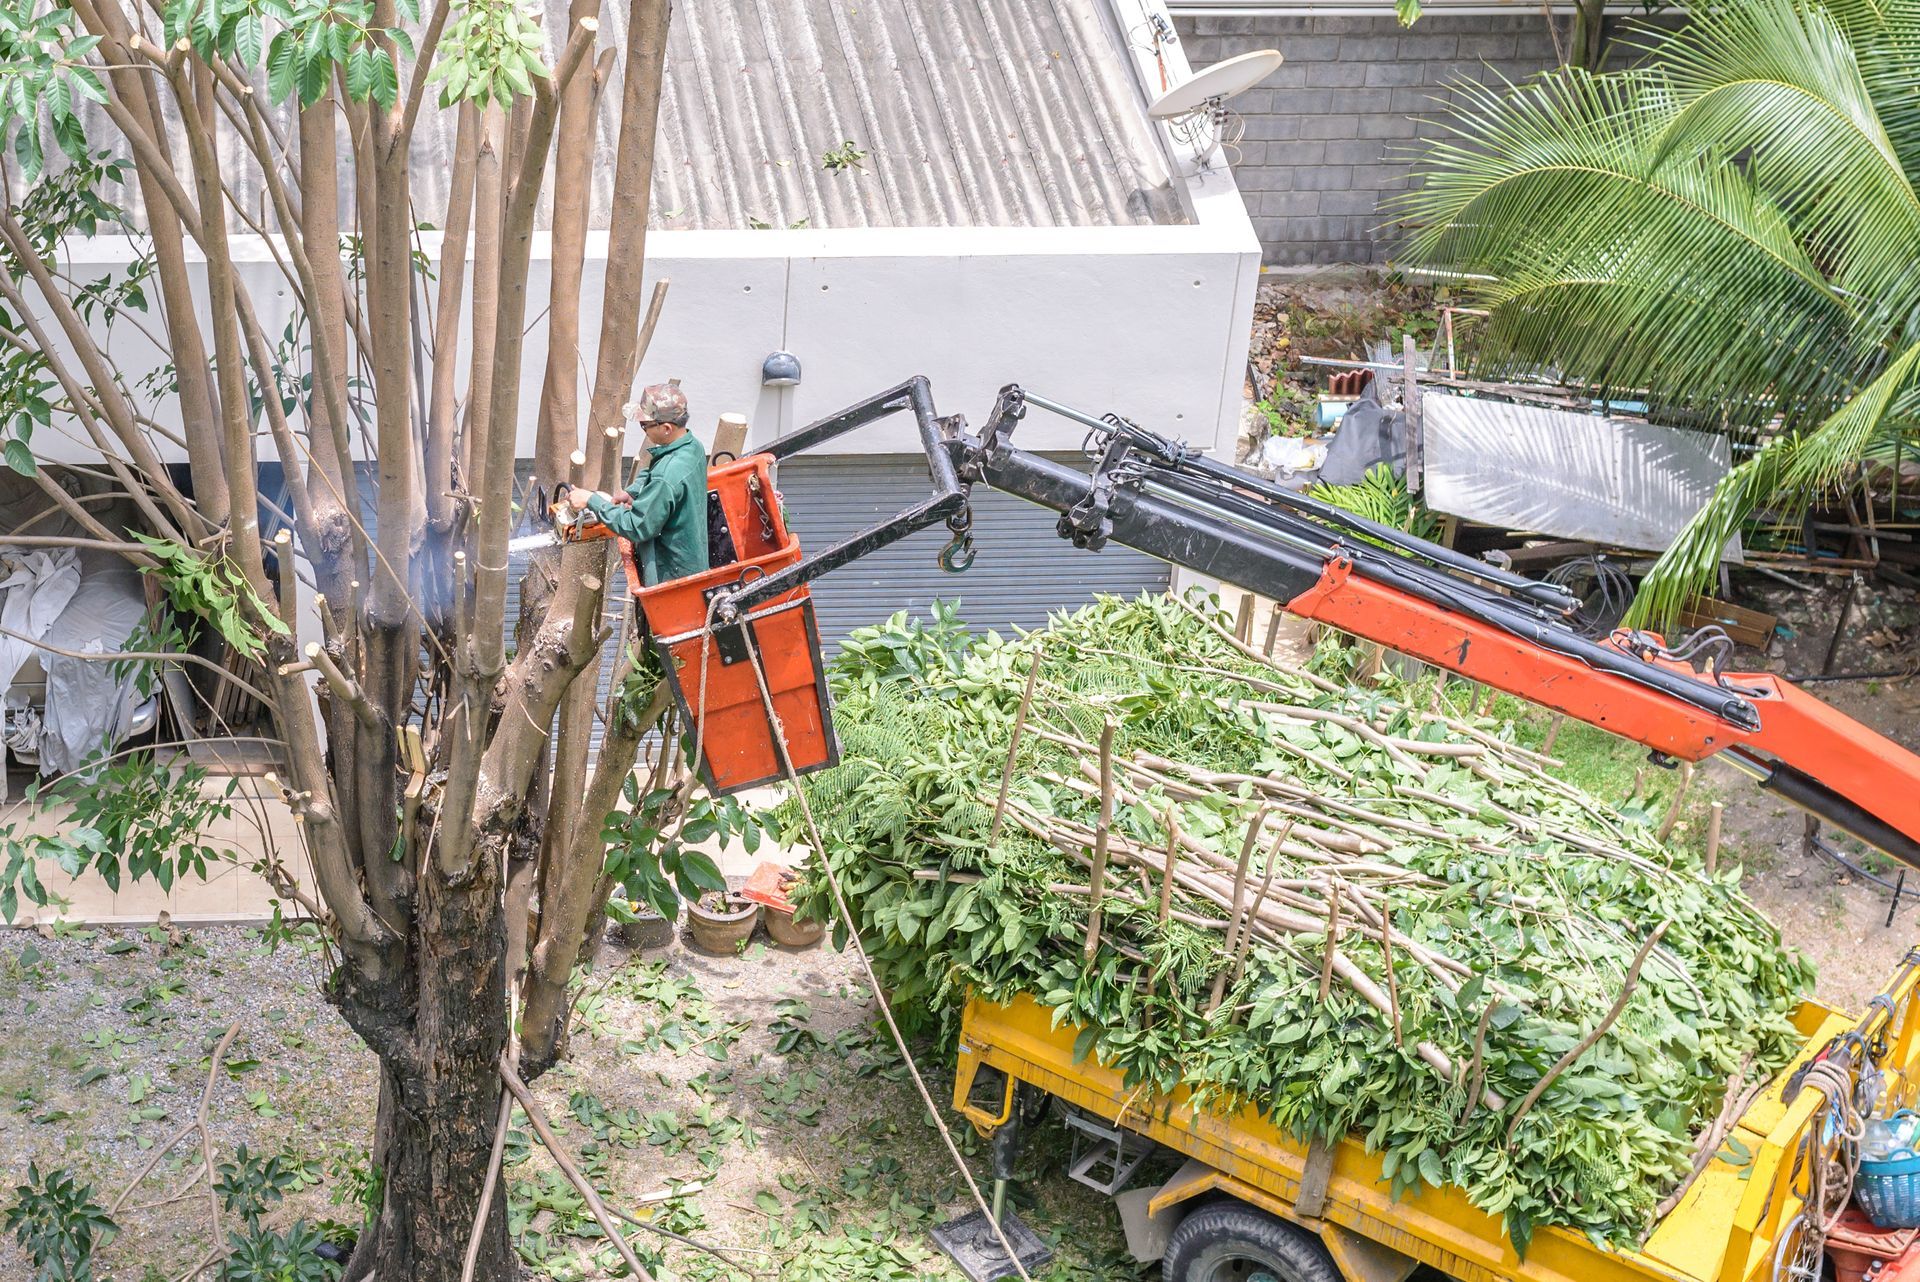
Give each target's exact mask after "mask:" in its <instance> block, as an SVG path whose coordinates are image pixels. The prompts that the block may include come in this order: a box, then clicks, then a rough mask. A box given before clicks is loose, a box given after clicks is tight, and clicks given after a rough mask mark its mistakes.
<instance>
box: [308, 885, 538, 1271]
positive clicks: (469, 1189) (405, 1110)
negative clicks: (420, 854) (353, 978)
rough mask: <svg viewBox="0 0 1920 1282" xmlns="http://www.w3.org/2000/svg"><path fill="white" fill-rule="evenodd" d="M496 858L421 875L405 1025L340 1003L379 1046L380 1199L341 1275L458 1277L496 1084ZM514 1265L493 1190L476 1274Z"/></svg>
mask: <svg viewBox="0 0 1920 1282" xmlns="http://www.w3.org/2000/svg"><path fill="white" fill-rule="evenodd" d="M497 867H498V865H497V863H495V862H494V861H492V860H481V861H480V862H479V866H478V867H477V868H476V871H475V875H474V876H473V877H472V878H471V879H470V880H469V881H467V882H466V883H465V884H464V885H460V886H451V885H448V884H447V883H446V882H444V881H441V880H439V879H436V878H427V879H423V881H422V893H421V902H420V904H419V911H418V914H417V924H416V927H415V930H414V933H413V938H412V940H411V952H412V953H413V956H414V964H413V966H412V967H411V969H412V972H413V975H414V976H415V979H414V983H413V1002H412V1019H411V1021H410V1023H409V1022H399V1023H396V1021H395V1018H394V1011H393V1010H392V1008H391V1005H390V1004H389V1003H385V1002H380V1003H366V1002H362V1001H359V1000H356V999H355V998H353V997H349V998H347V999H346V1000H345V1001H343V1002H342V1005H341V1011H342V1014H343V1015H344V1016H345V1017H346V1019H347V1021H348V1022H349V1023H350V1024H352V1025H353V1027H354V1029H355V1031H356V1032H359V1033H360V1034H361V1036H363V1037H364V1038H366V1040H367V1041H368V1043H369V1044H370V1045H373V1046H375V1047H376V1048H378V1047H381V1046H383V1045H384V1046H385V1047H386V1048H387V1049H386V1050H385V1051H384V1052H383V1053H382V1054H381V1057H380V1059H381V1111H382V1114H383V1115H384V1116H385V1117H386V1118H387V1119H388V1121H387V1125H386V1126H385V1127H384V1131H385V1134H384V1135H383V1137H382V1138H383V1140H384V1144H383V1150H384V1151H383V1154H382V1156H383V1158H384V1160H383V1161H382V1163H381V1169H382V1172H383V1174H384V1176H385V1181H386V1183H385V1197H384V1201H383V1202H382V1205H381V1210H380V1215H379V1218H378V1219H377V1220H376V1221H375V1223H374V1224H373V1225H372V1226H371V1227H370V1229H369V1231H368V1232H367V1233H365V1234H364V1235H363V1237H362V1239H361V1244H360V1246H359V1247H358V1248H357V1249H356V1251H355V1253H354V1258H353V1260H352V1262H351V1263H350V1265H349V1267H348V1272H347V1276H348V1277H350V1278H351V1277H365V1276H368V1275H369V1273H370V1274H371V1275H372V1276H374V1277H378V1278H406V1279H409V1282H459V1278H460V1270H461V1264H462V1261H463V1260H464V1258H465V1256H466V1250H467V1239H468V1235H469V1234H470V1233H471V1232H472V1229H473V1216H474V1207H475V1205H476V1203H477V1200H478V1194H479V1189H480V1186H481V1184H482V1183H483V1182H484V1181H485V1179H486V1174H487V1165H488V1162H489V1159H490V1157H491V1151H492V1144H493V1128H494V1122H495V1120H496V1119H497V1117H498V1114H499V1109H500V1096H501V1093H502V1091H503V1089H504V1088H503V1087H502V1086H501V1083H500V1072H499V1064H500V1053H501V1050H502V1049H503V1048H504V1047H505V1045H506V1030H507V1006H506V980H505V975H504V974H503V972H502V965H501V959H502V957H503V955H504V950H505V943H506V936H505V923H504V920H503V916H502V910H501V886H500V879H499V876H498V874H497V872H496V871H495V870H496V868H497ZM517 1273H518V1265H517V1262H516V1260H515V1258H514V1253H513V1248H512V1246H511V1244H510V1243H509V1242H508V1240H507V1222H506V1199H505V1198H495V1199H494V1201H493V1206H492V1208H491V1212H490V1214H489V1215H488V1217H487V1224H486V1228H485V1229H484V1230H483V1235H482V1245H481V1251H480V1264H479V1267H478V1269H477V1270H476V1272H475V1277H476V1278H478V1279H483V1280H484V1282H504V1280H505V1279H510V1278H513V1277H515V1276H516V1275H517Z"/></svg>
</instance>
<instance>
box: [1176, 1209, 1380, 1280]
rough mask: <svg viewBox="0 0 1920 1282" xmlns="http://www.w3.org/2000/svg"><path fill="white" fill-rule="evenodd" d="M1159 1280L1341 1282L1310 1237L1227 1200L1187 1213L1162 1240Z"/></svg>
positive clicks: (1295, 1228)
mask: <svg viewBox="0 0 1920 1282" xmlns="http://www.w3.org/2000/svg"><path fill="white" fill-rule="evenodd" d="M1160 1276H1161V1278H1162V1279H1163V1282H1344V1280H1343V1279H1342V1278H1341V1276H1340V1270H1339V1268H1338V1267H1337V1266H1336V1265H1335V1264H1334V1262H1333V1257H1332V1256H1330V1255H1328V1254H1327V1251H1326V1248H1325V1247H1323V1246H1321V1245H1320V1243H1319V1241H1318V1240H1317V1239H1315V1238H1314V1236H1313V1235H1312V1234H1310V1233H1308V1232H1307V1231H1306V1230H1305V1229H1301V1228H1297V1227H1295V1226H1294V1225H1291V1224H1288V1223H1287V1222H1286V1221H1285V1220H1282V1219H1280V1218H1279V1217H1277V1216H1273V1215H1268V1214H1267V1213H1266V1212H1265V1211H1257V1210H1255V1209H1254V1208H1253V1207H1251V1206H1248V1205H1247V1204H1246V1203H1244V1202H1235V1201H1232V1200H1230V1199H1223V1200H1221V1201H1216V1202H1208V1203H1205V1204H1204V1205H1202V1206H1199V1207H1196V1208H1195V1209H1194V1210H1192V1211H1189V1212H1188V1213H1187V1216H1186V1218H1185V1219H1183V1220H1181V1221H1180V1224H1179V1226H1178V1227H1177V1228H1175V1229H1174V1231H1173V1235H1172V1236H1171V1237H1169V1238H1168V1239H1167V1253H1166V1255H1165V1257H1163V1258H1162V1260H1161V1262H1160Z"/></svg>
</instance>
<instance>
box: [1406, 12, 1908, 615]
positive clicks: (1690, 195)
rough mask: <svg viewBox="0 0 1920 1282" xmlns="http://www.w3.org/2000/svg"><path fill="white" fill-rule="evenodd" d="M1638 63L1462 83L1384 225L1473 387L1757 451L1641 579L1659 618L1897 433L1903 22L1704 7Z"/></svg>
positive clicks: (1902, 304) (1902, 423) (1903, 275)
mask: <svg viewBox="0 0 1920 1282" xmlns="http://www.w3.org/2000/svg"><path fill="white" fill-rule="evenodd" d="M1649 55H1650V56H1649V57H1648V58H1647V59H1646V61H1645V62H1644V63H1643V64H1641V65H1639V66H1636V67H1634V68H1632V69H1630V70H1623V71H1617V72H1611V73H1607V74H1603V75H1592V74H1588V73H1587V72H1584V71H1580V70H1577V69H1568V70H1562V71H1559V72H1555V73H1552V74H1549V75H1547V76H1544V77H1542V78H1540V79H1537V80H1535V81H1532V82H1530V83H1528V84H1527V85H1525V86H1522V87H1518V88H1515V87H1513V86H1505V87H1502V88H1486V87H1482V86H1478V85H1462V86H1460V87H1459V88H1458V89H1457V91H1456V96H1457V98H1458V100H1459V101H1460V103H1461V105H1460V106H1459V107H1458V108H1457V109H1456V114H1455V117H1454V119H1453V122H1452V125H1453V129H1454V132H1455V135H1456V136H1455V138H1454V139H1452V140H1448V141H1444V142H1441V143H1438V144H1436V145H1435V146H1434V147H1433V148H1432V149H1431V150H1430V151H1429V152H1428V153H1427V156H1426V158H1425V160H1424V161H1423V163H1422V165H1421V167H1420V168H1421V173H1420V182H1419V184H1418V185H1417V186H1416V188H1415V190H1413V191H1411V192H1410V193H1409V194H1408V195H1407V197H1406V198H1405V203H1404V206H1403V210H1402V212H1403V213H1404V214H1405V215H1406V216H1408V217H1409V218H1410V220H1411V221H1412V222H1413V223H1414V224H1415V225H1418V226H1420V227H1421V228H1422V230H1420V231H1419V232H1417V233H1416V234H1415V235H1414V237H1413V240H1412V243H1411V245H1410V246H1409V251H1410V254H1411V256H1412V258H1414V259H1415V260H1418V261H1420V262H1422V263H1423V264H1425V265H1428V266H1432V267H1438V268H1442V269H1445V270H1448V271H1451V272H1457V273H1461V279H1462V280H1463V281H1464V283H1465V286H1466V288H1467V289H1468V290H1469V292H1470V293H1473V294H1475V295H1476V296H1477V298H1476V301H1478V302H1480V303H1482V304H1484V305H1486V306H1489V307H1490V308H1491V309H1492V313H1493V314H1492V317H1491V319H1490V321H1489V323H1488V325H1487V327H1486V329H1485V331H1484V333H1483V335H1482V338H1481V340H1480V342H1479V345H1478V350H1477V351H1476V352H1475V353H1474V358H1473V360H1474V365H1475V367H1476V369H1477V370H1478V371H1479V372H1482V373H1486V374H1490V375H1493V376H1495V377H1500V376H1508V375H1524V374H1527V373H1532V372H1536V371H1538V370H1539V369H1542V368H1551V369H1558V370H1560V371H1561V372H1562V373H1563V374H1565V375H1567V376H1570V377H1572V378H1575V379H1578V380H1583V381H1585V382H1587V383H1590V384H1592V385H1593V386H1594V387H1595V388H1596V390H1598V391H1601V392H1606V391H1610V390H1614V389H1619V390H1627V389H1634V390H1641V389H1644V391H1645V393H1646V394H1647V395H1648V397H1649V398H1650V401H1651V403H1652V405H1653V406H1654V408H1655V410H1656V412H1657V413H1661V414H1663V415H1669V416H1674V417H1677V418H1680V419H1681V420H1683V421H1692V422H1696V423H1699V424H1701V425H1703V426H1708V427H1714V428H1722V429H1728V430H1732V431H1735V432H1736V433H1739V434H1740V435H1742V436H1743V437H1747V438H1760V439H1762V441H1763V443H1764V445H1765V448H1764V449H1763V450H1762V451H1761V453H1760V454H1759V455H1757V456H1756V457H1755V458H1754V459H1753V460H1752V461H1750V462H1748V463H1747V464H1745V465H1744V466H1743V467H1741V468H1740V469H1738V471H1737V472H1736V474H1735V475H1734V476H1733V477H1730V478H1728V480H1727V481H1726V482H1725V483H1724V484H1722V485H1721V486H1720V487H1719V489H1718V490H1717V491H1716V493H1715V494H1714V496H1713V498H1712V500H1711V501H1710V502H1709V504H1708V505H1707V507H1706V508H1705V510H1703V511H1702V512H1701V513H1700V515H1699V516H1698V517H1696V519H1695V521H1694V523H1693V524H1692V525H1691V526H1690V527H1689V528H1688V530H1687V532H1686V534H1685V535H1684V536H1683V537H1682V538H1681V539H1680V540H1679V541H1678V542H1676V543H1675V544H1674V546H1673V547H1672V548H1671V549H1670V550H1669V551H1668V552H1667V554H1666V555H1665V556H1664V557H1662V558H1661V561H1660V563H1659V564H1658V565H1657V567H1656V568H1655V571H1654V573H1653V575H1652V578H1651V579H1650V580H1649V589H1648V591H1647V592H1646V593H1645V594H1643V597H1642V600H1641V603H1640V605H1639V607H1638V609H1639V611H1640V616H1641V617H1652V618H1658V619H1662V620H1664V619H1666V618H1668V617H1670V616H1671V615H1672V613H1673V612H1674V611H1675V609H1676V608H1677V607H1678V606H1679V604H1680V603H1681V602H1682V601H1684V600H1685V599H1686V597H1687V596H1689V595H1690V594H1691V593H1692V592H1693V591H1695V590H1698V589H1699V588H1700V587H1701V586H1703V585H1704V583H1705V582H1706V580H1707V578H1708V577H1709V576H1710V575H1711V574H1712V572H1713V570H1714V567H1715V566H1716V565H1717V563H1718V559H1719V555H1720V551H1721V549H1722V547H1723V546H1724V544H1725V540H1726V537H1727V535H1728V534H1729V533H1731V532H1732V531H1733V530H1735V529H1737V528H1738V527H1739V525H1740V523H1741V522H1742V521H1743V520H1744V519H1746V517H1747V516H1748V515H1749V514H1751V513H1752V512H1753V511H1754V510H1755V509H1756V507H1758V506H1760V505H1762V504H1765V503H1767V502H1769V501H1773V500H1775V499H1776V498H1777V497H1785V498H1786V499H1788V500H1789V501H1802V500H1804V498H1805V497H1806V496H1807V495H1808V494H1809V493H1810V492H1813V491H1817V490H1819V489H1821V488H1823V487H1826V486H1829V485H1831V484H1832V483H1833V482H1834V481H1835V479H1836V478H1838V477H1841V476H1843V475H1845V474H1846V473H1847V472H1848V470H1849V469H1850V468H1851V466H1852V465H1853V464H1854V463H1856V462H1857V461H1858V460H1859V459H1860V458H1861V457H1862V455H1863V454H1864V453H1865V452H1866V451H1867V449H1868V447H1869V446H1870V445H1871V444H1873V443H1875V442H1878V441H1884V440H1888V439H1891V438H1893V437H1896V436H1900V435H1903V434H1910V433H1911V432H1912V431H1913V429H1914V427H1915V425H1916V422H1917V421H1920V354H1916V350H1915V345H1916V342H1920V332H1917V331H1916V329H1915V312H1914V307H1913V301H1914V299H1915V298H1916V297H1920V195H1917V194H1916V177H1917V176H1920V111H1916V110H1915V108H1914V105H1913V100H1912V92H1911V90H1912V68H1913V66H1914V63H1915V59H1916V57H1917V56H1920V0H1888V2H1887V3H1876V2H1873V0H1813V2H1810V3H1803V2H1801V0H1741V3H1738V4H1731V5H1719V6H1711V7H1702V8H1699V9H1695V10H1690V11H1689V14H1688V22H1687V25H1686V27H1685V28H1684V29H1683V30H1682V31H1681V32H1680V33H1679V34H1677V35H1673V36H1670V37H1668V38H1665V39H1663V40H1660V41H1659V42H1658V43H1656V44H1653V45H1652V46H1651V47H1650V49H1649Z"/></svg>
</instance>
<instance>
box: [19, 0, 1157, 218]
mask: <svg viewBox="0 0 1920 1282" xmlns="http://www.w3.org/2000/svg"><path fill="white" fill-rule="evenodd" d="M599 21H601V29H599V48H603V50H607V48H614V50H624V48H626V6H624V4H603V6H601V15H599ZM545 23H547V31H549V36H551V44H553V50H559V48H561V46H563V44H564V38H566V23H568V6H566V2H564V0H551V2H549V4H547V6H545ZM1123 40H1125V35H1123V33H1121V31H1119V29H1117V21H1116V19H1114V15H1112V13H1110V12H1108V6H1106V0H862V2H860V4H849V2H847V0H682V2H680V4H676V6H674V19H672V27H670V33H668V48H666V84H664V90H662V96H660V129H659V136H657V142H655V167H653V173H655V188H653V209H651V219H649V225H651V226H659V228H733V230H747V228H758V226H810V228H845V226H1106V225H1131V223H1185V221H1188V219H1187V211H1185V207H1183V205H1181V202H1179V198H1177V196H1175V194H1173V186H1171V175H1169V167H1167V155H1165V150H1164V148H1162V144H1160V136H1158V132H1156V131H1154V127H1152V123H1150V121H1148V119H1146V96H1144V92H1142V90H1140V86H1139V83H1137V79H1135V75H1133V65H1131V59H1129V58H1127V50H1125V44H1123ZM622 73H624V63H622V61H618V59H616V65H614V69H612V73H611V77H609V83H607V86H605V88H603V92H601V107H599V113H597V117H595V121H593V131H595V155H597V159H595V167H593V196H591V215H589V219H591V226H595V228H605V226H609V225H611V221H612V217H614V209H612V152H614V142H616V138H618V131H620V94H622ZM255 81H257V83H259V86H261V100H265V69H261V71H259V75H257V77H255ZM428 92H430V94H432V90H428ZM163 102H165V106H167V107H169V111H171V106H173V100H171V98H165V96H163ZM269 115H271V117H273V121H275V125H276V132H278V136H280V138H292V136H296V132H298V131H296V129H294V121H292V113H290V109H288V106H286V104H282V106H278V107H271V109H269ZM455 121H457V111H451V109H440V107H438V106H436V100H434V98H432V96H430V98H428V104H426V107H424V109H422V111H420V121H419V125H417V131H415V144H413V200H415V209H417V211H419V217H420V219H424V221H430V223H432V221H438V219H442V217H444V215H445V207H447V178H449V173H451V159H449V157H451V154H453V132H455ZM86 125H88V136H90V138H94V140H96V144H100V146H113V144H115V132H113V127H111V125H109V123H108V119H106V115H104V113H102V111H100V109H98V107H88V111H86ZM217 132H219V134H221V155H223V157H227V159H225V177H227V182H228V186H230V190H232V192H234V198H236V200H238V203H240V207H244V209H248V211H250V215H253V217H255V219H257V221H259V223H261V225H269V226H271V223H273V213H271V203H269V200H267V194H265V186H263V182H261V177H259V173H257V169H255V167H253V165H252V161H242V157H244V155H246V148H244V146H242V144H240V138H238V136H234V134H232V127H230V125H228V123H227V121H225V119H223V121H221V123H219V131H217ZM171 134H173V138H171V140H173V142H175V144H177V148H175V165H177V167H179V171H180V173H182V175H184V173H190V161H188V155H186V142H184V138H182V136H179V129H177V127H175V129H173V131H171ZM847 142H852V146H854V148H856V150H858V152H862V154H864V155H862V157H860V161H858V163H856V165H852V167H847V169H841V171H837V173H833V171H828V169H826V163H824V157H826V154H828V152H829V150H835V148H841V146H843V144H847ZM338 144H340V155H342V157H348V155H351V150H349V146H348V136H346V121H344V119H342V123H340V142H338ZM115 150H123V148H115ZM48 152H50V157H48V163H50V165H52V167H54V169H58V167H61V157H60V155H58V150H54V148H52V144H48ZM342 169H344V173H342V192H340V196H342V200H340V211H342V219H344V221H348V223H351V219H353V203H351V171H349V169H346V165H342ZM10 178H12V180H13V188H15V196H19V190H21V184H19V177H17V173H12V175H10ZM129 203H131V205H134V207H132V209H131V213H132V223H134V225H136V226H144V225H146V217H144V211H142V209H138V200H132V202H129ZM547 215H549V209H547V205H545V203H543V207H541V211H540V226H547V221H549V217H547ZM232 226H234V230H236V232H244V230H248V226H246V225H244V223H242V221H240V219H238V217H234V219H232Z"/></svg>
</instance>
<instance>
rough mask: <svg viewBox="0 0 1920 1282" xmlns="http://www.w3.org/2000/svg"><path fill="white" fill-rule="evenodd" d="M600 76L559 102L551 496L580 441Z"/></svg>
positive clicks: (548, 443) (548, 460)
mask: <svg viewBox="0 0 1920 1282" xmlns="http://www.w3.org/2000/svg"><path fill="white" fill-rule="evenodd" d="M599 12H600V4H599V0H573V5H572V8H571V9H570V10H569V15H570V21H571V25H574V26H577V25H578V24H579V22H580V20H581V19H582V18H592V17H594V16H595V15H597V14H598V13H599ZM599 82H600V76H599V75H598V74H595V75H594V76H591V77H589V76H575V77H574V78H573V79H572V80H571V81H570V82H568V84H567V88H566V92H565V93H563V94H562V95H561V98H560V125H559V130H558V132H557V134H556V137H557V139H558V141H557V142H556V143H555V144H554V150H553V255H552V261H551V270H552V276H553V278H552V288H551V290H550V291H549V293H548V298H549V305H548V307H547V373H546V379H545V382H544V383H543V384H542V386H541V390H540V427H539V431H538V433H537V435H536V436H535V439H534V451H533V483H534V487H535V489H536V491H537V490H539V489H541V488H545V489H547V490H549V491H550V490H551V489H552V487H553V483H554V482H555V481H558V480H562V479H564V478H565V477H566V475H567V456H568V455H569V454H571V453H572V452H573V451H574V450H575V449H576V448H578V446H579V440H580V405H579V402H580V397H579V388H580V277H581V275H582V269H583V266H584V263H585V259H586V251H587V214H588V206H589V205H591V204H592V196H593V145H594V139H595V134H596V131H595V129H594V117H595V114H596V112H595V108H596V106H597V105H598V103H599V99H600V83H599Z"/></svg>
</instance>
